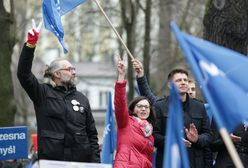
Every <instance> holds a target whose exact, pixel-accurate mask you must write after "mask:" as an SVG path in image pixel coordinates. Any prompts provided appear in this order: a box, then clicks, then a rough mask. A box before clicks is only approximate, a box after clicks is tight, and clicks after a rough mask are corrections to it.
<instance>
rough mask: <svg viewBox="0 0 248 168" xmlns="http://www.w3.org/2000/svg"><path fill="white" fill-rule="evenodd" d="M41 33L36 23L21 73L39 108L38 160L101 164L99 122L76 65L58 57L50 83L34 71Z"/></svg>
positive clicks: (23, 54) (49, 72)
mask: <svg viewBox="0 0 248 168" xmlns="http://www.w3.org/2000/svg"><path fill="white" fill-rule="evenodd" d="M39 27H40V26H39ZM38 36H39V28H36V26H35V24H33V29H32V30H30V31H29V33H28V40H27V43H25V44H24V47H23V49H22V52H21V56H20V59H19V63H18V72H17V76H18V79H19V81H20V83H21V85H22V87H23V88H24V89H25V91H26V92H27V94H28V95H29V97H30V99H31V100H32V101H33V104H34V108H35V113H36V120H37V131H38V159H48V160H63V161H77V162H96V163H98V162H100V153H99V145H98V138H97V130H96V127H95V121H94V118H93V115H92V113H91V108H90V104H89V101H88V99H87V97H85V96H84V95H83V94H82V93H80V92H78V91H77V89H76V87H75V83H76V82H75V81H76V73H75V68H74V67H73V66H72V65H71V63H70V62H68V61H67V60H64V59H60V60H55V61H53V62H52V63H51V64H50V66H49V67H47V69H46V71H45V75H44V77H46V78H47V79H48V82H47V83H43V84H40V83H39V82H38V80H37V78H36V77H35V76H34V75H33V73H32V72H31V67H32V61H33V58H34V51H35V46H36V43H37V40H38Z"/></svg>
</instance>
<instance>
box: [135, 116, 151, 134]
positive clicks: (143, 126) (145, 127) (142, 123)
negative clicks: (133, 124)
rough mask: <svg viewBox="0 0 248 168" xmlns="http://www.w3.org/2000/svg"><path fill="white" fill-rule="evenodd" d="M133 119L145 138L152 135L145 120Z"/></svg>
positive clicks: (149, 125)
mask: <svg viewBox="0 0 248 168" xmlns="http://www.w3.org/2000/svg"><path fill="white" fill-rule="evenodd" d="M133 119H134V120H136V121H137V122H138V124H139V125H140V129H141V130H142V131H143V133H144V136H145V137H149V136H151V135H152V131H153V127H152V124H150V123H149V122H148V121H147V120H141V119H140V118H139V117H135V116H133Z"/></svg>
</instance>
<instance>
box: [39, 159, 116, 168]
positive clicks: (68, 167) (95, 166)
mask: <svg viewBox="0 0 248 168" xmlns="http://www.w3.org/2000/svg"><path fill="white" fill-rule="evenodd" d="M38 167H39V168H112V165H111V164H100V163H82V162H66V161H53V160H40V161H39V166H38Z"/></svg>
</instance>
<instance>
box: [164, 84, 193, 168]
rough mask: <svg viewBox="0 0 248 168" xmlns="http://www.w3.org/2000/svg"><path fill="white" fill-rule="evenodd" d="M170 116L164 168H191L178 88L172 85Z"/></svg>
mask: <svg viewBox="0 0 248 168" xmlns="http://www.w3.org/2000/svg"><path fill="white" fill-rule="evenodd" d="M169 98H170V104H169V114H168V115H169V116H168V120H167V127H166V128H167V130H166V140H165V144H166V145H165V157H164V163H163V167H169V168H189V160H188V153H187V150H186V147H185V145H184V143H183V140H182V138H183V132H184V131H183V128H184V127H183V110H182V105H181V101H180V99H179V93H178V92H177V89H176V86H175V85H174V84H172V83H171V84H170V97H169Z"/></svg>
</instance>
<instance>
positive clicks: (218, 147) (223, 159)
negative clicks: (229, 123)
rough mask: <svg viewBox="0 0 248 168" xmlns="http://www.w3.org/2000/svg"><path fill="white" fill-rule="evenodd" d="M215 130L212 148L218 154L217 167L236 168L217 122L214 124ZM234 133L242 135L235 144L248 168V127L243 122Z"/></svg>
mask: <svg viewBox="0 0 248 168" xmlns="http://www.w3.org/2000/svg"><path fill="white" fill-rule="evenodd" d="M212 128H213V130H214V135H215V140H214V141H213V142H212V144H211V149H212V151H213V152H217V156H216V161H215V162H216V163H215V167H216V168H225V167H228V168H235V166H234V164H233V161H232V159H231V157H230V155H229V153H228V151H227V149H226V146H225V144H224V142H223V140H222V139H221V137H220V134H219V133H218V131H217V127H216V125H215V122H213V126H212ZM233 134H234V135H236V136H239V137H241V142H234V146H235V148H236V150H237V152H238V155H239V157H240V159H241V161H242V163H243V165H244V167H245V168H248V129H247V127H245V126H244V125H243V124H240V125H239V126H238V127H237V128H236V129H235V130H234V131H233Z"/></svg>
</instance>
